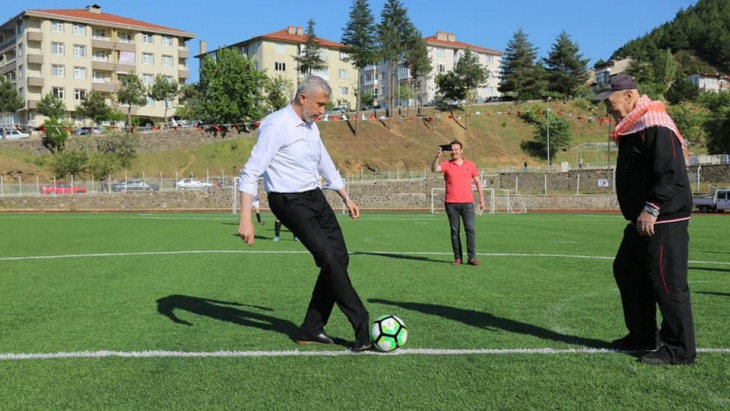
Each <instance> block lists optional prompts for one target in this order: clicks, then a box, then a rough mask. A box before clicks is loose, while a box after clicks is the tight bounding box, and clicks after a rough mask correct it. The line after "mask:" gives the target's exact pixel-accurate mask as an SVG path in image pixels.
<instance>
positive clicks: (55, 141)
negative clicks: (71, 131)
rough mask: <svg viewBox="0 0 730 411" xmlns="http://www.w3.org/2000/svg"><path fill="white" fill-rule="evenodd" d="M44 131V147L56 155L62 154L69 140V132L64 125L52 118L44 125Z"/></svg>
mask: <svg viewBox="0 0 730 411" xmlns="http://www.w3.org/2000/svg"><path fill="white" fill-rule="evenodd" d="M43 129H44V133H43V140H42V143H43V146H44V147H46V148H47V149H49V150H51V152H53V153H56V154H57V153H60V152H62V151H63V149H64V147H65V146H66V139H68V131H66V128H65V127H64V125H63V123H61V121H60V120H59V119H57V118H52V119H50V120H46V121H45V122H44V123H43Z"/></svg>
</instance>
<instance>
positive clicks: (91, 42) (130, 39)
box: [0, 4, 195, 126]
mask: <svg viewBox="0 0 730 411" xmlns="http://www.w3.org/2000/svg"><path fill="white" fill-rule="evenodd" d="M194 37H195V36H194V35H193V34H192V33H189V32H186V31H182V30H178V29H173V28H168V27H163V26H159V25H155V24H152V23H146V22H143V21H139V20H133V19H130V18H126V17H120V16H116V15H112V14H106V13H103V12H102V10H101V7H99V6H98V5H95V4H94V5H90V6H88V7H86V8H85V9H67V10H66V9H64V10H25V11H23V12H22V13H20V14H19V15H17V16H15V17H13V18H11V19H9V20H8V21H7V22H6V23H5V24H3V25H2V26H0V75H2V76H4V77H5V78H6V79H7V80H8V81H10V82H12V84H14V85H15V86H16V88H17V90H18V92H19V93H20V95H21V97H22V98H23V100H24V101H25V107H24V108H23V109H22V110H21V111H19V112H18V113H13V114H8V115H6V117H7V118H5V119H3V120H4V122H5V123H6V124H7V123H16V124H18V123H19V124H29V125H30V126H37V125H39V124H41V123H42V122H43V121H44V119H45V118H44V117H43V116H40V115H38V114H37V112H36V107H37V104H38V102H39V101H40V99H41V98H42V97H43V96H45V95H46V94H48V93H53V94H54V95H56V96H57V97H59V98H60V99H62V100H63V101H64V103H65V104H66V110H67V113H66V116H67V119H69V120H72V121H74V122H76V124H81V123H83V122H84V120H85V119H83V118H81V116H80V115H78V114H77V113H76V107H77V106H78V105H79V104H80V103H81V101H82V100H83V99H84V98H85V96H86V95H88V93H90V92H91V91H92V90H93V91H97V92H99V93H102V94H103V95H104V96H105V97H106V99H107V103H108V104H109V105H110V106H111V107H116V108H117V109H118V110H120V111H123V112H124V113H126V112H127V108H125V107H118V105H117V104H116V102H115V100H116V99H115V93H116V92H118V91H119V86H120V81H119V79H120V77H121V76H125V75H128V74H130V73H136V74H137V75H139V76H140V77H141V78H142V80H143V81H144V83H145V84H147V85H152V83H153V81H154V78H155V76H156V75H158V74H161V75H163V76H166V77H167V78H168V79H169V80H172V81H175V82H177V83H181V84H182V83H184V82H185V81H186V80H187V79H188V78H189V77H190V74H189V72H188V64H187V59H188V58H189V51H188V45H187V41H188V40H190V39H192V38H194ZM163 104H167V105H168V113H169V108H172V106H173V105H174V104H175V102H155V101H152V100H151V99H150V98H148V102H147V105H145V106H142V107H133V108H132V114H133V115H137V116H146V117H150V118H152V119H155V120H161V119H163V118H164V111H165V107H164V105H163ZM86 120H87V121H88V119H86Z"/></svg>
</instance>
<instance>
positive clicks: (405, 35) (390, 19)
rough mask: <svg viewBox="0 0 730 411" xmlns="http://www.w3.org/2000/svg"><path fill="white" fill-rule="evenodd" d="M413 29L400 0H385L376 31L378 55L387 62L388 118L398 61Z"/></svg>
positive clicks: (392, 102)
mask: <svg viewBox="0 0 730 411" xmlns="http://www.w3.org/2000/svg"><path fill="white" fill-rule="evenodd" d="M414 30H415V28H414V27H413V23H411V20H410V19H409V18H408V10H407V9H406V8H405V7H404V6H403V3H402V2H401V1H400V0H387V1H386V3H385V5H384V6H383V10H382V11H381V13H380V24H379V25H378V29H377V32H378V42H379V44H380V56H381V57H382V58H383V59H384V60H386V61H387V62H388V82H387V83H388V111H387V112H388V118H390V117H391V113H392V109H393V107H394V97H395V89H396V83H397V82H396V72H397V67H398V63H399V62H401V61H402V60H403V59H404V57H405V54H406V47H407V44H408V39H409V38H411V36H413V31H414ZM388 124H390V123H388Z"/></svg>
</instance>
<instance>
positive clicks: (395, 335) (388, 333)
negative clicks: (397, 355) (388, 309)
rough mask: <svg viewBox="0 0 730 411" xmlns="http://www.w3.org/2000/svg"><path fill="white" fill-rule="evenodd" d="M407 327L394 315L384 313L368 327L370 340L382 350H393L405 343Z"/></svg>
mask: <svg viewBox="0 0 730 411" xmlns="http://www.w3.org/2000/svg"><path fill="white" fill-rule="evenodd" d="M406 340H408V329H406V325H405V324H404V323H403V320H401V319H400V318H398V317H396V316H395V315H384V316H382V317H380V318H378V319H377V320H375V322H374V323H373V326H372V327H370V341H372V342H373V345H375V348H377V349H378V350H380V351H383V352H389V351H393V350H395V349H397V348H400V347H402V346H404V345H405V344H406Z"/></svg>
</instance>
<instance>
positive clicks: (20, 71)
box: [18, 66, 23, 79]
mask: <svg viewBox="0 0 730 411" xmlns="http://www.w3.org/2000/svg"><path fill="white" fill-rule="evenodd" d="M22 78H23V66H18V79H22Z"/></svg>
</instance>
